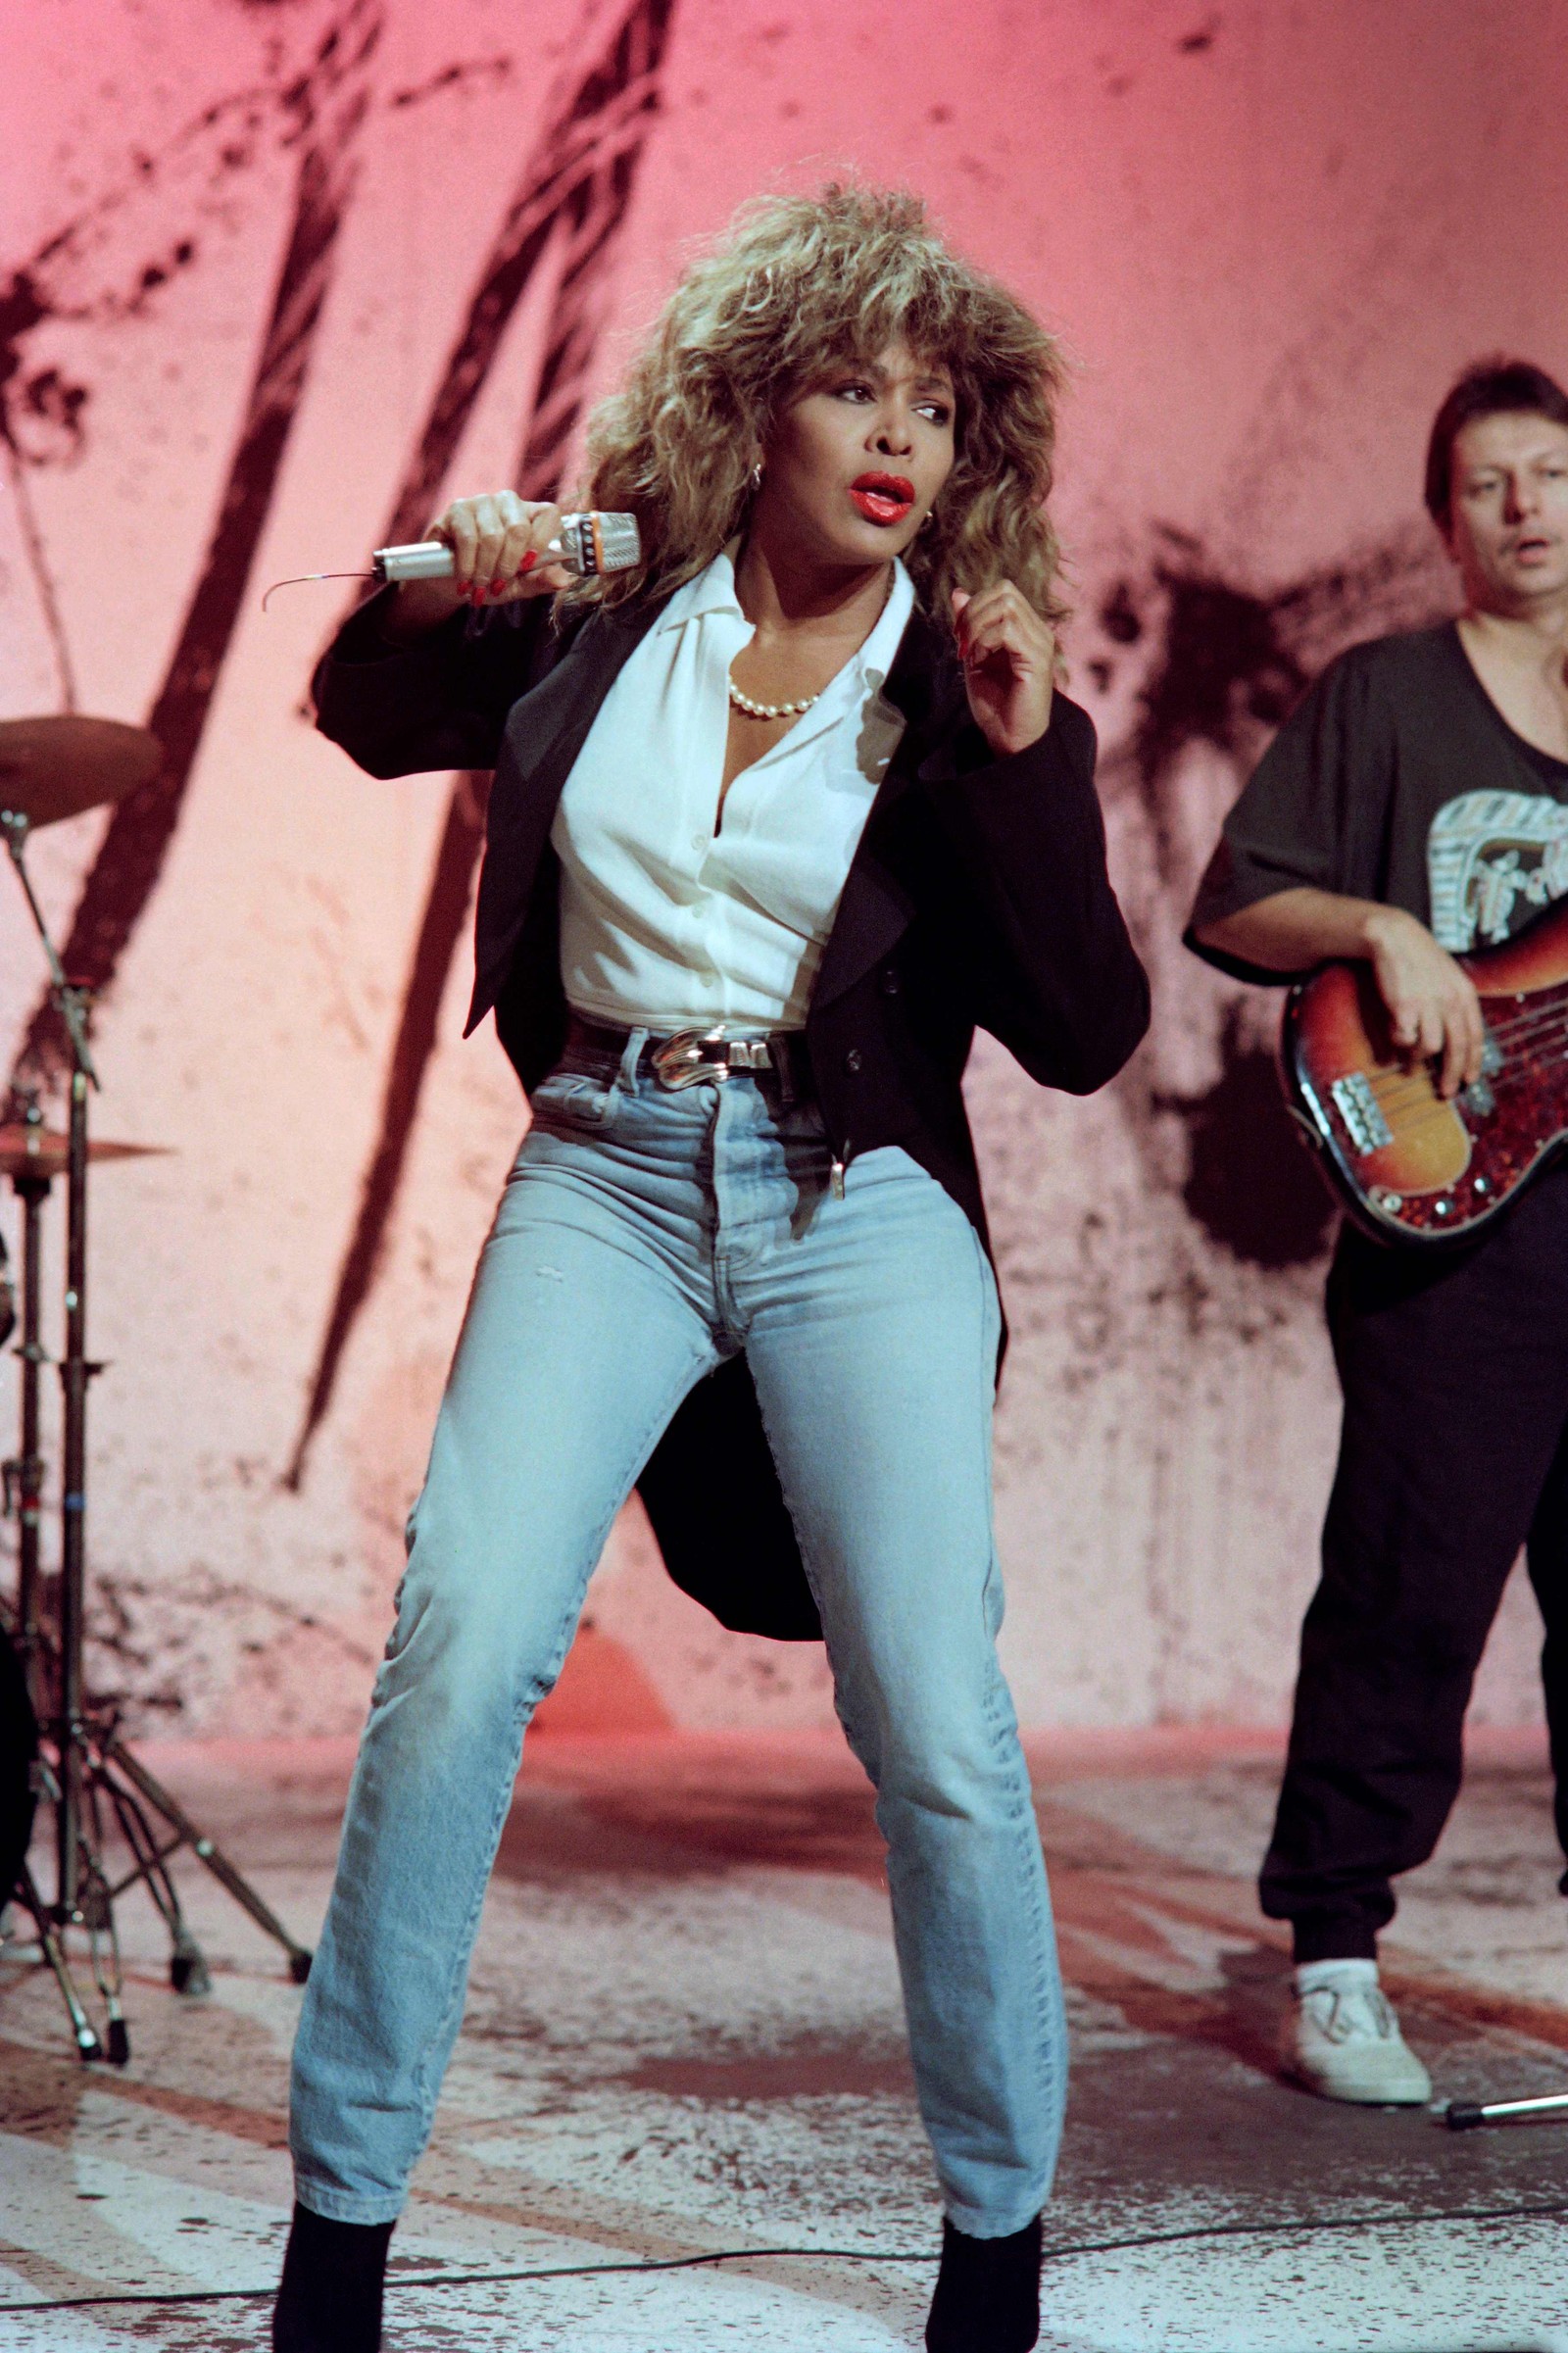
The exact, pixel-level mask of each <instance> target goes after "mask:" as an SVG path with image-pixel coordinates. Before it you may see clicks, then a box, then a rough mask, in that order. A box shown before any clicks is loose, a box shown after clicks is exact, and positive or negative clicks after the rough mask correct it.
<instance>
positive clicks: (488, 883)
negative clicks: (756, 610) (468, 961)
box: [465, 600, 662, 1034]
mask: <svg viewBox="0 0 1568 2353" xmlns="http://www.w3.org/2000/svg"><path fill="white" fill-rule="evenodd" d="M661 611H662V600H659V601H650V602H648V603H644V604H638V605H635V606H622V607H619V608H615V609H613V610H612V611H609V612H603V611H601V612H599V613H593V614H591V615H590V617H589V618H588V619H587V620H586V621H585V622H584V623H583V625H582V627H581V628H580V629H579V630H578V632H577V634H576V636H575V637H574V638H573V639H572V641H571V644H570V645H569V646H568V647H567V648H566V649H565V651H564V653H563V654H562V656H561V658H560V660H559V661H558V662H556V664H555V666H554V668H553V669H551V670H550V671H549V672H548V673H547V674H546V676H545V677H544V678H543V679H542V680H541V681H540V683H539V684H538V685H537V686H536V687H534V688H533V689H532V690H531V692H529V693H528V694H526V695H524V696H523V697H522V698H521V700H520V701H518V702H516V703H515V704H514V705H513V707H512V711H511V712H510V714H509V715H508V719H507V725H506V733H505V735H504V737H503V739H502V746H501V757H500V759H499V760H497V762H496V772H495V781H494V783H493V784H492V785H491V788H490V803H489V808H488V810H487V812H486V819H485V854H484V865H483V868H482V869H481V872H480V876H479V899H478V907H477V909H476V918H475V926H474V930H475V944H476V947H477V950H478V955H477V959H476V968H475V972H474V984H473V1001H472V1003H471V1005H470V1006H469V1008H468V1022H467V1027H468V1029H470V1030H471V1029H473V1028H474V1027H475V1025H476V1024H477V1023H478V1022H480V1021H482V1020H483V1018H484V1016H485V1014H486V1013H487V1012H488V1011H489V1010H490V1007H491V1005H493V1004H494V1003H495V1000H496V995H497V992H498V990H499V988H500V986H501V983H502V981H503V980H504V979H505V977H506V973H507V969H508V966H509V965H510V963H511V961H512V953H513V950H514V948H515V946H516V942H517V936H518V934H519V932H520V931H521V929H522V926H523V923H524V921H525V919H526V917H527V912H528V905H529V901H530V899H531V898H532V895H533V886H534V878H535V876H536V875H537V873H538V871H539V861H540V859H541V858H542V857H543V855H544V850H545V845H546V843H547V842H548V841H549V839H550V828H551V826H552V825H553V824H554V822H555V815H556V809H557V807H558V805H559V803H560V800H561V796H562V794H563V792H564V790H565V784H566V779H567V777H568V776H569V775H570V774H571V771H572V767H573V765H574V763H575V761H576V759H577V755H578V753H579V752H580V751H581V750H582V748H583V745H584V744H585V743H586V742H587V740H588V731H589V729H590V728H591V727H592V725H593V723H594V721H595V719H596V718H597V717H598V716H599V713H600V711H601V710H602V709H603V707H604V702H605V698H606V696H607V695H608V694H609V692H610V690H611V688H612V687H613V685H614V683H615V680H616V679H617V678H618V677H619V675H620V673H621V671H622V669H623V668H624V667H625V664H626V662H627V661H628V659H629V658H630V656H631V655H632V653H633V652H634V651H635V649H636V648H637V646H638V645H639V644H640V643H641V641H642V639H643V638H644V637H646V636H647V634H648V631H649V630H650V629H651V628H652V627H653V625H654V623H655V621H656V620H657V619H658V618H659V614H660V612H661ZM465 1034H466V1033H465Z"/></svg>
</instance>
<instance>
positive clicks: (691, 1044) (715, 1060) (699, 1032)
mask: <svg viewBox="0 0 1568 2353" xmlns="http://www.w3.org/2000/svg"><path fill="white" fill-rule="evenodd" d="M723 1037H724V1025H723V1023H722V1022H720V1023H719V1025H718V1027H717V1028H716V1029H678V1030H677V1031H676V1032H675V1035H674V1036H673V1037H672V1038H665V1039H663V1040H662V1043H661V1044H660V1045H658V1046H656V1047H655V1048H654V1051H653V1053H652V1054H650V1055H649V1057H648V1059H649V1062H650V1063H651V1065H652V1067H653V1072H654V1076H655V1077H656V1078H657V1079H658V1081H659V1083H660V1085H661V1086H662V1087H668V1088H669V1089H670V1090H671V1091H672V1092H675V1093H678V1092H679V1090H680V1089H681V1088H682V1087H700V1086H701V1085H702V1083H703V1081H704V1080H705V1079H726V1078H728V1076H729V1060H728V1057H727V1056H726V1055H723V1054H718V1055H715V1056H712V1057H710V1056H709V1055H707V1054H704V1052H703V1048H704V1047H705V1046H719V1045H722V1043H723Z"/></svg>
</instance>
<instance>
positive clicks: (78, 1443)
mask: <svg viewBox="0 0 1568 2353" xmlns="http://www.w3.org/2000/svg"><path fill="white" fill-rule="evenodd" d="M0 831H3V832H4V835H5V841H6V848H7V850H8V851H9V852H10V855H11V861H12V864H13V865H14V866H15V867H16V870H17V875H18V879H19V880H20V882H21V884H22V888H23V891H24V894H25V898H26V902H27V907H28V909H29V911H30V912H31V915H32V920H33V925H34V928H35V929H36V931H37V933H38V937H39V940H40V941H41V942H42V945H43V951H44V956H45V958H46V960H47V963H48V966H49V974H50V979H51V982H52V984H53V988H52V994H53V998H54V1003H55V1005H56V1008H57V1010H58V1011H59V1014H60V1017H61V1020H62V1022H63V1023H64V1025H65V1029H66V1034H67V1036H68V1037H69V1039H70V1041H71V1053H72V1072H71V1103H70V1119H69V1123H68V1129H67V1152H66V1347H65V1353H64V1355H63V1356H62V1358H61V1361H60V1368H59V1369H60V1380H61V1387H62V1391H63V1413H62V1436H61V1471H62V1493H61V1541H60V1607H59V1636H58V1642H51V1641H50V1640H49V1638H48V1636H47V1635H46V1634H45V1633H44V1632H43V1629H42V1625H41V1619H40V1612H39V1606H38V1599H39V1569H38V1529H39V1513H40V1497H41V1491H42V1464H41V1461H40V1459H39V1456H38V1448H37V1439H38V1388H37V1384H38V1368H39V1366H40V1364H41V1363H42V1361H43V1351H42V1348H41V1346H40V1344H39V1339H38V1312H37V1309H38V1289H39V1281H38V1242H39V1220H38V1216H37V1209H38V1206H39V1204H40V1203H41V1201H42V1197H43V1194H44V1193H46V1192H47V1191H48V1184H49V1180H48V1178H47V1177H43V1178H42V1179H41V1180H40V1179H39V1178H27V1179H19V1180H18V1191H19V1192H23V1193H24V1201H25V1211H26V1214H25V1266H24V1275H23V1299H24V1333H23V1346H22V1360H23V1379H22V1394H23V1428H22V1452H21V1455H20V1456H19V1458H18V1461H17V1464H16V1479H17V1489H18V1497H19V1504H20V1507H21V1514H22V1517H21V1524H20V1539H21V1541H20V1544H19V1556H20V1558H19V1590H18V1619H19V1626H18V1632H19V1634H20V1637H21V1647H22V1648H23V1651H24V1657H25V1664H26V1672H27V1674H28V1677H29V1684H30V1687H31V1688H32V1689H33V1690H34V1691H37V1692H38V1698H39V1699H40V1700H41V1701H42V1704H41V1705H39V1704H37V1702H36V1701H35V1705H36V1707H37V1713H38V1716H39V1720H40V1724H41V1725H42V1727H43V1729H44V1731H45V1736H46V1739H47V1740H49V1741H50V1743H51V1744H52V1746H53V1749H54V1757H53V1760H52V1763H51V1762H50V1761H47V1760H46V1761H45V1762H44V1763H43V1768H42V1773H43V1787H42V1792H41V1793H42V1794H43V1795H45V1796H47V1797H48V1798H49V1799H50V1801H51V1803H52V1804H53V1806H54V1810H55V1900H54V1902H53V1904H45V1903H44V1902H43V1901H42V1900H41V1898H40V1896H39V1891H38V1888H37V1886H36V1884H35V1882H34V1880H33V1878H32V1875H31V1873H30V1871H25V1872H24V1874H23V1879H22V1882H21V1886H20V1887H19V1890H18V1892H19V1893H20V1895H21V1897H22V1900H23V1902H24V1903H25V1905H26V1907H27V1909H28V1911H30V1912H31V1914H32V1916H33V1919H34V1921H35V1922H36V1924H37V1928H38V1936H39V1942H40V1944H41V1946H42V1949H43V1953H44V1958H45V1959H46V1960H47V1961H48V1963H49V1965H50V1967H51V1969H52V1970H53V1971H54V1974H55V1979H56V1982H57V1983H58V1985H60V1989H61V1994H62V1997H63V1999H64V2000H65V2004H66V2009H67V2013H68V2015H69V2016H70V2019H71V2023H72V2031H73V2034H74V2036H75V2041H76V2048H77V2050H78V2052H79V2054H80V2056H81V2057H82V2058H83V2059H96V2058H99V2057H103V2056H105V2055H107V2057H108V2058H109V2059H111V2060H112V2061H114V2062H115V2063H116V2064H122V2065H123V2062H124V2061H125V2060H126V2059H128V2058H129V2056H130V2042H129V2036H128V2033H127V2030H126V2027H125V2021H124V2014H123V2008H122V2003H121V1990H122V1973H121V1964H120V1939H119V1936H118V1933H117V1930H116V1924H115V1910H114V1907H115V1899H116V1898H117V1897H118V1896H120V1895H122V1894H123V1893H124V1891H125V1890H126V1889H127V1888H128V1887H133V1886H135V1885H136V1884H137V1883H138V1882H140V1883H141V1884H142V1885H143V1886H145V1887H146V1888H147V1891H148V1893H149V1894H150V1895H151V1897H152V1899H153V1901H154V1903H155V1904H156V1905H157V1907H158V1909H159V1911H160V1912H161V1913H162V1914H163V1917H164V1920H165V1922H166V1924H167V1925H168V1928H169V1931H170V1935H171V1938H172V1952H171V1957H170V1980H171V1983H172V1985H173V1986H174V1989H175V1990H176V1992H182V1993H191V1994H195V1993H205V1992H207V1991H208V1990H209V1988H210V1986H211V1982H212V1981H211V1979H210V1978H209V1976H208V1972H207V1964H206V1961H205V1960H204V1958H203V1956H202V1952H201V1948H200V1946H199V1945H198V1944H197V1943H196V1940H195V1938H194V1937H193V1936H191V1934H190V1930H189V1928H188V1927H187V1925H186V1923H185V1919H184V1915H183V1913H182V1912H181V1909H180V1904H179V1897H178V1894H177V1892H176V1890H175V1887H174V1884H173V1881H172V1879H171V1877H170V1875H169V1871H168V1869H167V1862H168V1858H169V1857H170V1856H171V1855H172V1854H174V1853H176V1852H177V1851H178V1850H179V1848H181V1847H182V1846H189V1847H190V1849H191V1851H192V1853H193V1854H195V1856H196V1857H197V1859H198V1860H199V1861H200V1862H202V1863H204V1864H205V1865H206V1867H207V1869H208V1870H209V1871H211V1872H212V1873H213V1875H214V1877H215V1878H216V1879H217V1880H218V1881H219V1882H220V1884H221V1886H222V1887H224V1888H225V1889H226V1890H227V1892H228V1893H229V1894H230V1895H231V1896H232V1897H233V1898H234V1900H235V1901H236V1902H237V1903H238V1904H240V1905H241V1906H242V1907H243V1908H244V1910H245V1911H247V1912H248V1913H249V1914H250V1916H251V1918H252V1919H253V1920H254V1921H255V1922H256V1923H257V1925H258V1927H260V1928H262V1929H264V1930H265V1931H266V1933H267V1934H268V1935H269V1936H272V1937H273V1938H275V1940H276V1941H277V1942H278V1943H279V1944H281V1945H282V1947H283V1949H284V1951H285V1952H286V1953H287V1955H288V1963H289V1975H290V1976H291V1977H292V1978H293V1980H294V1982H295V1984H296V1985H303V1984H304V1982H305V1979H306V1977H307V1976H308V1974H309V1972H310V1966H311V1954H310V1952H309V1951H308V1950H307V1948H306V1947H305V1946H304V1945H302V1944H299V1943H297V1942H296V1940H295V1939H294V1937H292V1936H290V1935H289V1933H288V1931H287V1930H286V1929H285V1928H284V1927H283V1925H282V1923H281V1921H279V1920H278V1919H277V1917H276V1916H275V1914H274V1913H273V1912H272V1911H271V1909H270V1907H269V1905H267V1904H266V1903H265V1902H264V1901H263V1900H262V1898H261V1896H260V1895H259V1894H258V1893H257V1892H256V1890H255V1888H254V1887H251V1886H250V1884H249V1882H248V1881H247V1880H246V1879H244V1878H243V1877H242V1875H241V1874H240V1873H239V1872H238V1871H237V1870H236V1869H235V1868H234V1866H233V1864H232V1863H230V1862H229V1860H228V1858H227V1856H226V1855H224V1854H223V1852H222V1851H221V1848H220V1847H219V1846H218V1845H217V1843H216V1841H215V1840H213V1839H212V1838H209V1837H208V1836H207V1835H206V1833H205V1832H204V1831H202V1830H201V1829H200V1828H199V1827H198V1826H197V1824H196V1823H195V1822H193V1821H192V1820H191V1818H190V1816H189V1815H188V1814H187V1813H186V1812H185V1811H184V1809H183V1808H182V1807H181V1806H180V1804H179V1803H178V1801H177V1800H176V1799H175V1798H174V1797H173V1796H172V1794H171V1793H170V1791H169V1790H167V1789H164V1787H163V1786H162V1784H161V1783H160V1782H158V1781H156V1780H155V1779H154V1777H153V1776H152V1774H150V1773H149V1772H148V1771H147V1768H146V1767H145V1765H143V1764H142V1763H141V1761H140V1760H139V1758H137V1757H135V1756H133V1755H132V1754H131V1752H130V1751H129V1749H127V1748H126V1747H125V1745H124V1743H123V1741H122V1740H121V1738H120V1732H119V1723H118V1718H117V1717H116V1716H115V1714H114V1713H113V1712H112V1711H106V1710H104V1709H101V1708H95V1707H92V1706H90V1705H89V1703H88V1700H87V1697H86V1691H85V1684H84V1679H83V1649H84V1643H85V1637H86V1477H87V1385H88V1383H89V1381H90V1380H91V1379H92V1377H93V1375H94V1374H95V1373H97V1372H99V1371H100V1370H101V1369H102V1367H101V1366H99V1365H96V1364H93V1363H91V1362H89V1360H88V1357H87V1348H86V1340H87V1090H88V1088H89V1086H91V1087H96V1086H97V1085H98V1084H99V1080H98V1073H97V1071H96V1070H95V1069H94V1067H93V1061H92V1054H91V1052H90V1050H89V1048H88V1044H87V1019H86V1017H87V1011H88V1008H89V1005H90V1004H91V992H90V991H88V990H87V989H84V988H81V987H78V986H76V985H73V983H72V982H71V981H69V980H68V979H67V978H66V974H65V971H64V968H63V967H62V965H61V962H60V958H59V956H58V955H57V953H56V951H55V946H54V942H53V940H52V939H51V938H50V936H49V929H48V926H47V924H46V923H45V921H44V917H43V910H42V909H41V907H39V905H38V901H37V899H36V897H35V895H34V893H33V888H32V880H31V877H30V876H29V874H28V872H27V869H26V864H25V856H24V853H25V848H26V839H27V831H28V820H27V817H26V815H25V813H24V812H23V811H21V810H18V809H0ZM35 1110H36V1106H35V1105H34V1106H32V1111H29V1114H28V1116H29V1118H30V1117H31V1116H32V1115H33V1112H35ZM25 1186H26V1187H28V1188H33V1187H37V1188H40V1189H39V1191H38V1195H37V1201H31V1200H29V1199H28V1198H27V1194H26V1192H25V1191H24V1187H25ZM29 1512H30V1525H29ZM46 1665H48V1666H52V1668H53V1672H52V1674H48V1675H46V1674H45V1673H44V1669H45V1667H46ZM44 1683H48V1684H50V1685H52V1687H53V1689H52V1691H49V1692H45V1691H42V1690H41V1689H40V1687H41V1685H42V1684H44ZM106 1807H107V1808H108V1809H111V1810H112V1811H113V1814H114V1816H115V1819H116V1821H117V1823H118V1825H119V1828H120V1832H121V1836H122V1837H123V1839H124V1841H125V1844H126V1845H127V1846H128V1848H129V1849H130V1854H131V1858H132V1860H131V1868H130V1870H129V1871H127V1872H126V1873H125V1874H124V1876H123V1878H122V1879H120V1880H119V1881H118V1882H116V1883H115V1884H114V1885H113V1886H112V1885H111V1884H110V1881H109V1878H108V1876H107V1873H106V1871H105V1868H104V1862H103V1850H104V1824H105V1810H106ZM154 1815H157V1816H161V1817H162V1824H163V1826H164V1827H163V1828H162V1829H159V1828H157V1827H155V1825H154V1822H153V1819H152V1817H153V1816H154ZM73 1928H75V1929H79V1930H82V1931H84V1932H85V1934H86V1936H87V1939H88V1948H89V1952H90V1955H91V1963H92V1970H93V1976H94V1979H95V1981H96V1984H97V1987H98V1991H99V1994H100V1996H101V1998H102V2001H103V2004H104V2008H105V2012H106V2015H107V2024H108V2033H107V2034H106V2036H105V2037H104V2041H103V2042H102V2043H100V2042H99V2039H98V2036H97V2035H96V2034H95V2033H94V2032H93V2029H92V2025H91V2022H90V2020H89V2019H88V2017H87V2014H86V2011H85V2007H84V2005H83V2003H82V2002H81V1999H80V1996H79V1994H78V1993H77V1991H76V1988H75V1986H74V1985H73V1981H72V1977H71V1970H70V1965H69V1961H68V1959H67V1956H66V1950H65V1940H64V1933H65V1932H66V1931H67V1930H69V1929H73Z"/></svg>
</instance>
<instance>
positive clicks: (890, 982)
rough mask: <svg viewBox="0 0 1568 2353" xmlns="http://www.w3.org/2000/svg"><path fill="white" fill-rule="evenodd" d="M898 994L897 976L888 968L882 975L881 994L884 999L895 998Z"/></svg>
mask: <svg viewBox="0 0 1568 2353" xmlns="http://www.w3.org/2000/svg"><path fill="white" fill-rule="evenodd" d="M898 993H899V976H898V974H897V973H896V972H895V971H893V970H892V969H891V968H890V969H889V970H888V971H886V972H884V973H883V975H882V994H883V996H884V997H897V995H898Z"/></svg>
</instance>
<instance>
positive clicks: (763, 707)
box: [729, 678, 822, 719]
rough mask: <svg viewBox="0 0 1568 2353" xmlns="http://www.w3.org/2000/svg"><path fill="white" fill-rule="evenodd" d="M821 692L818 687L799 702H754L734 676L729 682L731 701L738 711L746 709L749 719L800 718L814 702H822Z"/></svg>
mask: <svg viewBox="0 0 1568 2353" xmlns="http://www.w3.org/2000/svg"><path fill="white" fill-rule="evenodd" d="M821 694H822V690H821V688H820V687H818V688H817V691H816V693H815V694H814V695H805V696H803V697H802V698H801V700H800V701H799V702H798V703H754V702H753V701H752V698H751V696H750V695H743V694H742V693H741V690H740V688H739V687H738V686H737V685H736V683H735V681H734V679H733V678H732V679H731V680H730V682H729V699H730V702H731V703H732V704H733V706H734V708H735V709H736V710H737V711H745V713H746V715H747V717H748V718H749V719H798V718H799V717H800V715H801V713H802V711H809V710H810V708H811V705H812V704H813V703H816V702H820V700H821Z"/></svg>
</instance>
